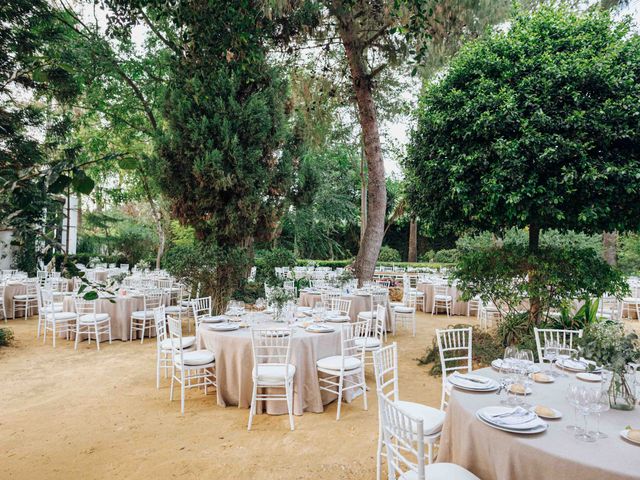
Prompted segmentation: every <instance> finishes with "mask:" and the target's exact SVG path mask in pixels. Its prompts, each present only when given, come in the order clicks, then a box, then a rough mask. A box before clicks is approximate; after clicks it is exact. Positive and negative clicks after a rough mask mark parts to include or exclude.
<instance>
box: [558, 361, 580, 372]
mask: <svg viewBox="0 0 640 480" xmlns="http://www.w3.org/2000/svg"><path fill="white" fill-rule="evenodd" d="M564 360H565V359H564V358H561V359H560V360H558V361H557V362H556V365H557V366H558V367H560V368H563V369H564V370H568V371H569V372H584V371H585V370H586V369H587V365H586V364H585V363H583V362H582V361H580V362H578V363H580V364H581V366H580V367H577V366H575V367H574V366H573V365H574V363H573V362H571V363H572V364H571V365H570V366H568V365H565V362H564Z"/></svg>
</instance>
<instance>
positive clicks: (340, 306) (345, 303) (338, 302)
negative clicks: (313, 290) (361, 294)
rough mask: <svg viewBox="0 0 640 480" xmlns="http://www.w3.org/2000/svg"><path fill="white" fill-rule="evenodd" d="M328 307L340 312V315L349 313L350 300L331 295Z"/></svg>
mask: <svg viewBox="0 0 640 480" xmlns="http://www.w3.org/2000/svg"><path fill="white" fill-rule="evenodd" d="M329 309H330V310H332V311H337V312H340V315H349V310H350V309H351V300H347V299H344V298H340V297H332V298H331V302H330V303H329Z"/></svg>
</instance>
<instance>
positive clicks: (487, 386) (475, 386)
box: [447, 374, 500, 392]
mask: <svg viewBox="0 0 640 480" xmlns="http://www.w3.org/2000/svg"><path fill="white" fill-rule="evenodd" d="M468 376H469V377H470V378H477V379H479V380H480V379H486V380H488V381H487V382H485V383H475V382H472V381H470V380H465V379H464V377H461V376H459V375H455V374H454V375H451V376H449V377H448V378H447V380H448V381H449V383H451V385H453V386H454V387H456V388H460V389H462V390H470V391H474V392H491V391H494V390H497V389H498V388H500V386H499V385H498V382H496V381H495V380H492V379H490V378H487V377H482V376H480V375H468Z"/></svg>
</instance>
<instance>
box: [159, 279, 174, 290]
mask: <svg viewBox="0 0 640 480" xmlns="http://www.w3.org/2000/svg"><path fill="white" fill-rule="evenodd" d="M156 286H157V287H158V288H160V289H162V290H171V287H172V286H173V280H171V279H170V278H159V279H158V280H156Z"/></svg>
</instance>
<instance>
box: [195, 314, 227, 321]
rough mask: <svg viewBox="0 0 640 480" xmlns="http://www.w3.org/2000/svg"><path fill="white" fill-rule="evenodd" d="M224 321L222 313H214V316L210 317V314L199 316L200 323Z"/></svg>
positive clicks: (225, 318) (225, 319)
mask: <svg viewBox="0 0 640 480" xmlns="http://www.w3.org/2000/svg"><path fill="white" fill-rule="evenodd" d="M226 321H227V317H225V316H224V315H216V316H215V317H212V316H211V315H204V316H203V317H200V323H221V322H226Z"/></svg>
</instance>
